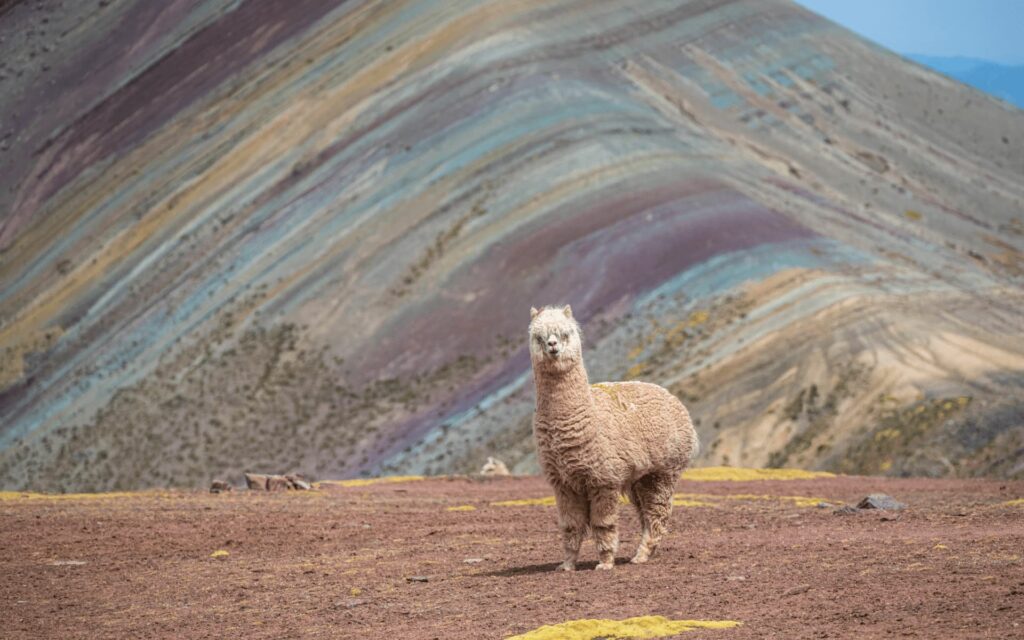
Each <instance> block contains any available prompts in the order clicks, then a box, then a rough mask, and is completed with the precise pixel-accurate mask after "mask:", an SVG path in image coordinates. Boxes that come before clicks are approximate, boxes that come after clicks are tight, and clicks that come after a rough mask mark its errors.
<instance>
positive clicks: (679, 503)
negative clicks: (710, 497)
mask: <svg viewBox="0 0 1024 640" xmlns="http://www.w3.org/2000/svg"><path fill="white" fill-rule="evenodd" d="M672 505H673V506H675V507H713V506H715V505H713V504H711V503H710V502H704V501H703V500H691V499H690V498H677V497H676V496H672Z"/></svg>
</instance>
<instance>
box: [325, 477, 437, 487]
mask: <svg viewBox="0 0 1024 640" xmlns="http://www.w3.org/2000/svg"><path fill="white" fill-rule="evenodd" d="M417 480H426V478H425V477H424V476H384V477H381V478H353V479H351V480H321V481H320V482H317V483H316V484H317V486H319V485H325V484H332V485H336V486H339V487H368V486H370V485H371V484H391V483H395V482H416V481H417Z"/></svg>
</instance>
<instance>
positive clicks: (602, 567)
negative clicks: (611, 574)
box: [594, 562, 615, 571]
mask: <svg viewBox="0 0 1024 640" xmlns="http://www.w3.org/2000/svg"><path fill="white" fill-rule="evenodd" d="M594 568H595V569H598V570H599V571H611V570H612V569H614V568H615V563H614V562H599V563H598V564H597V566H596V567H594Z"/></svg>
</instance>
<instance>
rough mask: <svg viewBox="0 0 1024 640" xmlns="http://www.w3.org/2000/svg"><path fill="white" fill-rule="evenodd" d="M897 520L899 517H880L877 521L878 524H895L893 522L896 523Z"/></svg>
mask: <svg viewBox="0 0 1024 640" xmlns="http://www.w3.org/2000/svg"><path fill="white" fill-rule="evenodd" d="M899 519H900V517H899V516H882V517H881V518H879V519H878V520H879V522H895V521H897V520H899Z"/></svg>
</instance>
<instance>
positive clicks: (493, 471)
mask: <svg viewBox="0 0 1024 640" xmlns="http://www.w3.org/2000/svg"><path fill="white" fill-rule="evenodd" d="M480 475H484V476H507V475H511V474H510V473H509V472H508V467H506V466H505V463H504V462H502V461H501V460H498V459H497V458H492V457H491V456H488V457H487V462H485V463H484V466H482V467H480Z"/></svg>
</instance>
